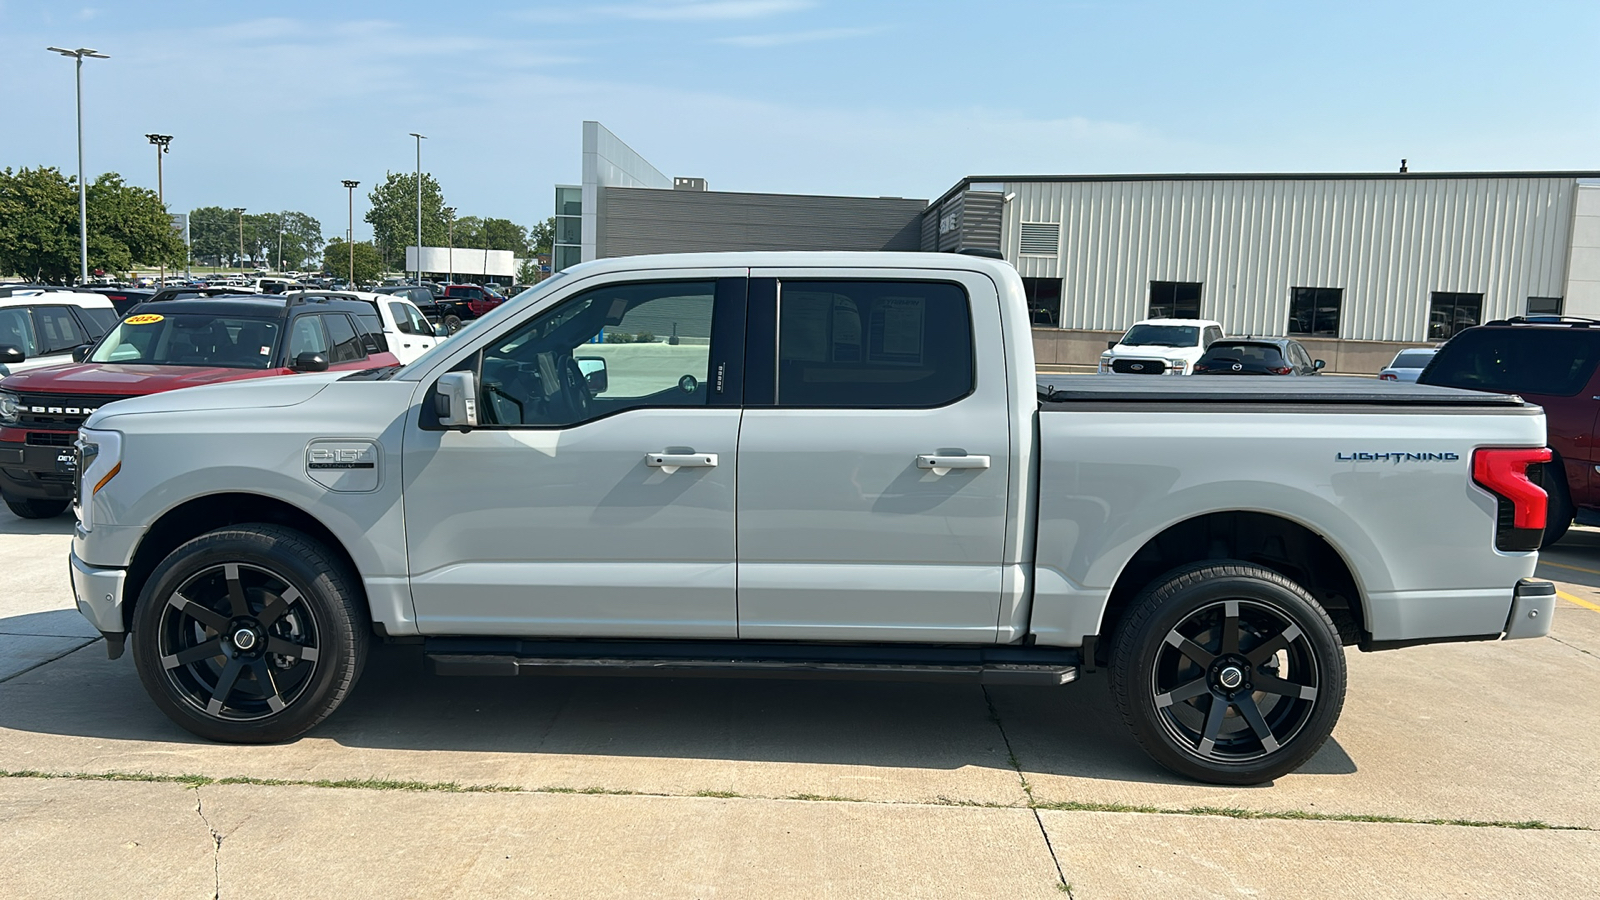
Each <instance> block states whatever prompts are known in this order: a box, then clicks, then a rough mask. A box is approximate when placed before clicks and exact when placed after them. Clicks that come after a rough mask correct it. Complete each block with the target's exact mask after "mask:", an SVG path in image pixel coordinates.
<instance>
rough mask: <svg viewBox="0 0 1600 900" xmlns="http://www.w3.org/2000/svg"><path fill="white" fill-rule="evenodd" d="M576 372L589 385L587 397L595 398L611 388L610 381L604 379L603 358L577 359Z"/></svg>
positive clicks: (604, 363)
mask: <svg viewBox="0 0 1600 900" xmlns="http://www.w3.org/2000/svg"><path fill="white" fill-rule="evenodd" d="M577 362H578V371H580V372H582V373H583V378H584V380H585V381H587V382H588V383H589V396H591V397H595V396H598V395H600V394H604V393H605V392H606V389H607V388H608V387H610V386H611V383H610V379H608V378H607V377H606V358H605V357H603V356H579V357H577Z"/></svg>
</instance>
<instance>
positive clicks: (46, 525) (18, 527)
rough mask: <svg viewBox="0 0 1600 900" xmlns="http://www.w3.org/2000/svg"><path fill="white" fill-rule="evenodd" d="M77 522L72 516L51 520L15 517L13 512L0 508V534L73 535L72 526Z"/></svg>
mask: <svg viewBox="0 0 1600 900" xmlns="http://www.w3.org/2000/svg"><path fill="white" fill-rule="evenodd" d="M74 521H76V520H75V519H73V518H72V516H70V515H61V516H55V517H54V518H49V519H24V518H22V517H21V516H17V515H13V514H12V512H11V510H9V509H5V508H3V507H0V534H64V535H70V534H72V524H73V522H74Z"/></svg>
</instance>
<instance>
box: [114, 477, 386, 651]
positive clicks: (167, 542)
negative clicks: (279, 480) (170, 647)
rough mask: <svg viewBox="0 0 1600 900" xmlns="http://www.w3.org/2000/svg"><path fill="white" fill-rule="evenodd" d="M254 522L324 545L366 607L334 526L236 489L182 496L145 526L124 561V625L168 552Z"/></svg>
mask: <svg viewBox="0 0 1600 900" xmlns="http://www.w3.org/2000/svg"><path fill="white" fill-rule="evenodd" d="M252 522H262V523H267V524H272V525H281V526H283V527H286V528H293V529H295V530H296V531H299V532H301V533H303V534H306V535H307V536H309V537H312V538H315V539H316V540H317V541H319V542H320V543H322V545H323V546H325V547H327V548H328V550H329V551H331V552H332V553H334V554H335V555H337V556H338V557H339V559H340V560H341V561H342V562H343V563H344V564H345V565H346V566H348V567H349V571H350V572H351V573H352V574H354V575H356V576H357V577H356V578H355V583H354V587H355V589H356V590H357V591H358V592H360V602H361V604H362V606H363V607H367V606H369V603H368V598H367V596H366V586H365V584H364V583H363V582H362V579H361V578H360V572H361V569H360V567H358V566H357V565H356V562H355V558H354V557H353V556H352V555H351V554H350V551H349V549H348V548H347V547H345V545H344V542H343V541H341V540H339V538H338V536H337V535H335V534H334V532H333V530H332V529H330V528H328V526H327V525H325V524H323V523H322V521H321V520H319V519H318V518H317V517H316V516H313V515H312V514H310V513H308V512H306V511H305V510H304V509H301V508H300V507H298V506H295V505H294V504H292V503H289V502H287V501H285V500H282V499H279V498H277V497H268V496H265V495H262V494H254V493H249V492H243V491H239V492H230V493H220V494H207V495H205V496H201V497H194V498H191V499H189V500H186V501H184V502H183V503H180V504H178V505H177V506H174V507H172V508H171V509H169V510H167V511H166V512H164V513H162V514H161V516H160V517H159V518H157V519H156V521H155V522H154V523H152V524H151V525H150V527H149V528H147V529H145V532H144V535H143V536H142V537H141V538H140V540H139V544H138V546H137V547H135V548H134V552H133V557H132V559H131V561H130V562H129V564H128V576H127V579H126V581H125V582H124V583H123V594H122V596H123V598H124V602H123V604H122V621H123V626H124V627H125V628H126V629H127V630H129V631H132V630H133V617H134V608H135V607H136V606H137V605H138V599H139V595H140V594H141V593H143V592H144V586H145V583H146V582H147V581H149V579H150V575H151V573H153V572H154V571H155V569H156V567H157V566H159V565H160V564H161V561H162V560H164V559H166V558H167V556H168V555H170V554H171V553H172V551H174V550H176V549H178V548H179V547H180V546H182V545H183V544H185V543H186V542H188V541H190V540H193V539H194V538H197V537H199V536H200V535H202V534H205V533H206V532H209V531H215V530H216V529H218V528H225V527H228V526H230V525H244V524H248V523H252ZM369 612H370V610H369Z"/></svg>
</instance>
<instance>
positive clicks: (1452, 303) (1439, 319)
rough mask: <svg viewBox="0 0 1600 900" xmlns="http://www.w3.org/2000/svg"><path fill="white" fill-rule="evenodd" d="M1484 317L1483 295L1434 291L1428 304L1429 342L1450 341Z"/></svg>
mask: <svg viewBox="0 0 1600 900" xmlns="http://www.w3.org/2000/svg"><path fill="white" fill-rule="evenodd" d="M1482 316H1483V295H1482V294H1463V293H1456V292H1452V291H1434V292H1433V301H1432V302H1431V303H1429V304H1428V340H1430V341H1448V340H1450V339H1451V338H1453V337H1455V336H1456V335H1457V334H1459V333H1460V332H1461V331H1463V330H1465V329H1468V328H1471V327H1472V326H1474V325H1476V324H1478V321H1479V319H1481V318H1482Z"/></svg>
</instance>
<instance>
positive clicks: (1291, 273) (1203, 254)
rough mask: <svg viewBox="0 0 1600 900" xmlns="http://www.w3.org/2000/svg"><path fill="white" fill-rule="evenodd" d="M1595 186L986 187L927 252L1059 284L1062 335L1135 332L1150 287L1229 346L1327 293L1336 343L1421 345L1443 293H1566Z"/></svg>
mask: <svg viewBox="0 0 1600 900" xmlns="http://www.w3.org/2000/svg"><path fill="white" fill-rule="evenodd" d="M1596 177H1600V173H1591V172H1549V173H1485V174H1467V173H1404V174H1402V173H1392V174H1375V175H1322V174H1316V175H1206V176H1190V175H1182V176H1087V177H1073V176H1065V177H1037V176H1025V177H1018V176H1011V177H1007V176H974V177H972V178H968V179H965V180H963V181H962V182H961V183H960V184H958V185H956V187H954V188H952V189H951V190H950V191H949V192H948V193H946V194H945V196H944V197H942V198H940V200H939V201H936V202H935V203H934V204H933V205H932V206H931V207H930V209H929V215H930V216H932V215H938V216H939V218H940V223H939V231H938V234H937V240H936V241H930V240H929V239H928V238H929V236H930V235H929V231H930V229H927V228H924V240H923V249H925V250H934V249H940V250H949V249H954V248H955V246H957V245H960V246H965V247H987V248H992V249H999V250H1000V251H1001V252H1002V253H1003V254H1004V256H1005V258H1006V259H1008V260H1010V261H1011V262H1012V263H1014V264H1015V265H1016V267H1017V270H1018V271H1019V272H1020V273H1021V274H1022V276H1023V277H1024V278H1025V279H1027V280H1029V281H1030V282H1034V280H1035V279H1038V280H1040V281H1058V283H1059V284H1060V311H1059V325H1060V327H1061V328H1063V329H1083V330H1106V331H1114V330H1120V329H1123V328H1126V327H1127V326H1128V325H1130V324H1132V323H1133V322H1135V321H1137V320H1138V319H1141V318H1145V317H1146V316H1147V314H1148V310H1149V307H1150V302H1151V294H1152V282H1186V283H1198V284H1199V285H1200V286H1201V287H1200V292H1201V296H1200V310H1199V314H1200V316H1201V317H1202V318H1209V319H1216V320H1218V321H1220V322H1221V323H1222V324H1223V327H1224V328H1225V329H1226V330H1227V331H1228V332H1229V333H1230V334H1259V335H1285V334H1287V333H1288V331H1289V325H1290V307H1291V297H1292V296H1293V294H1294V289H1295V288H1324V289H1327V288H1331V289H1337V290H1338V291H1339V295H1338V296H1339V298H1340V299H1339V300H1338V301H1337V305H1338V313H1337V315H1338V324H1337V333H1336V335H1327V337H1335V336H1336V337H1337V338H1340V339H1344V340H1368V341H1407V342H1421V341H1425V340H1428V339H1429V330H1430V316H1435V317H1437V314H1436V313H1435V312H1434V311H1433V309H1432V304H1433V302H1434V294H1435V292H1449V293H1460V294H1467V295H1476V294H1481V295H1482V299H1481V310H1480V311H1479V313H1478V316H1479V318H1478V321H1485V320H1488V319H1491V318H1503V317H1506V316H1512V315H1522V314H1523V313H1524V312H1526V311H1527V307H1528V301H1529V298H1551V300H1555V299H1556V298H1564V297H1566V296H1567V295H1568V294H1569V290H1568V283H1567V282H1568V268H1569V256H1571V254H1572V253H1573V252H1574V244H1573V236H1574V207H1575V200H1576V197H1577V196H1578V190H1579V180H1580V179H1592V178H1596ZM975 201H981V202H983V203H987V204H991V205H992V204H998V205H999V206H1000V207H1001V214H1000V217H999V218H1000V222H1001V228H1000V233H999V235H998V239H997V240H992V239H990V238H989V234H988V233H986V232H989V229H988V228H986V227H983V226H985V225H987V223H985V222H977V221H969V220H970V219H972V218H973V217H972V216H970V215H969V214H965V212H964V211H965V210H969V209H972V208H973V207H974V204H975ZM952 215H953V216H955V219H954V220H952V219H951V216H952ZM1035 283H1037V282H1035ZM1579 293H1583V291H1579ZM1572 299H1573V300H1574V301H1578V300H1579V298H1578V297H1576V296H1574V297H1573V298H1572ZM1581 305H1582V306H1583V307H1585V309H1584V311H1585V312H1590V313H1592V312H1600V309H1593V310H1591V309H1588V308H1587V307H1589V306H1591V305H1600V298H1597V299H1596V302H1595V303H1594V304H1591V302H1590V301H1589V300H1588V299H1587V298H1584V300H1583V302H1582V304H1581ZM1566 311H1568V312H1578V311H1579V310H1578V309H1577V308H1575V307H1574V306H1573V305H1569V306H1568V308H1567V309H1566ZM1434 321H1435V322H1437V318H1435V320H1434ZM1435 330H1436V331H1437V328H1436V329H1435Z"/></svg>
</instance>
